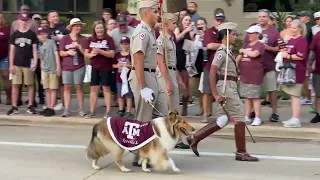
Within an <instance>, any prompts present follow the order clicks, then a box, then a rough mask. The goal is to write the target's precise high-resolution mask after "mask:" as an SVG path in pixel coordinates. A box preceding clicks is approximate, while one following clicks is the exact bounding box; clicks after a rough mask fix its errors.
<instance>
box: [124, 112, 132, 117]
mask: <svg viewBox="0 0 320 180" xmlns="http://www.w3.org/2000/svg"><path fill="white" fill-rule="evenodd" d="M123 117H125V118H128V119H133V118H134V115H133V114H132V113H131V112H126V113H124V115H123Z"/></svg>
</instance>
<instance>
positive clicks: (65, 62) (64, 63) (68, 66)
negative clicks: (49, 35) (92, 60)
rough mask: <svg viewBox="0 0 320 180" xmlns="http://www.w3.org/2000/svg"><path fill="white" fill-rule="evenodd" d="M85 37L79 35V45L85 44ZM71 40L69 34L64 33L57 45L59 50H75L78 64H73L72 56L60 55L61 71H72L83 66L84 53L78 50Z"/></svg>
mask: <svg viewBox="0 0 320 180" xmlns="http://www.w3.org/2000/svg"><path fill="white" fill-rule="evenodd" d="M85 41H86V39H85V37H84V36H81V45H82V46H83V45H85V44H86V42H85ZM73 42H74V41H73V40H72V39H71V37H70V35H65V36H63V38H62V39H61V40H60V42H59V43H60V45H59V50H60V51H68V50H70V49H72V50H75V51H76V52H77V56H78V65H73V56H64V57H61V69H62V70H63V71H74V70H77V69H80V68H82V67H83V66H85V63H84V55H83V54H82V53H81V52H80V51H79V49H78V48H76V47H75V46H74V45H73Z"/></svg>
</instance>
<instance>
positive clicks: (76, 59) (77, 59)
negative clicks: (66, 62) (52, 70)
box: [73, 54, 79, 66]
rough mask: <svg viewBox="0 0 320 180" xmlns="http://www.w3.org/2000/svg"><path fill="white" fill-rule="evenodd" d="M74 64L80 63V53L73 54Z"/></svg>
mask: <svg viewBox="0 0 320 180" xmlns="http://www.w3.org/2000/svg"><path fill="white" fill-rule="evenodd" d="M73 65H75V66H77V65H79V58H78V54H76V55H74V56H73Z"/></svg>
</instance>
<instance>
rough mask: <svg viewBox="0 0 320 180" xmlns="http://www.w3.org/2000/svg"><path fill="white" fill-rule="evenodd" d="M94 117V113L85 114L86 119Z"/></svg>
mask: <svg viewBox="0 0 320 180" xmlns="http://www.w3.org/2000/svg"><path fill="white" fill-rule="evenodd" d="M95 117H96V115H95V114H94V113H89V114H88V115H86V119H92V118H95Z"/></svg>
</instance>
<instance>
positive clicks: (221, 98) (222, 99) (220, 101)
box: [214, 95, 225, 103]
mask: <svg viewBox="0 0 320 180" xmlns="http://www.w3.org/2000/svg"><path fill="white" fill-rule="evenodd" d="M214 99H215V100H216V102H219V103H222V102H224V100H225V99H224V98H223V97H222V96H220V95H215V96H214Z"/></svg>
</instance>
